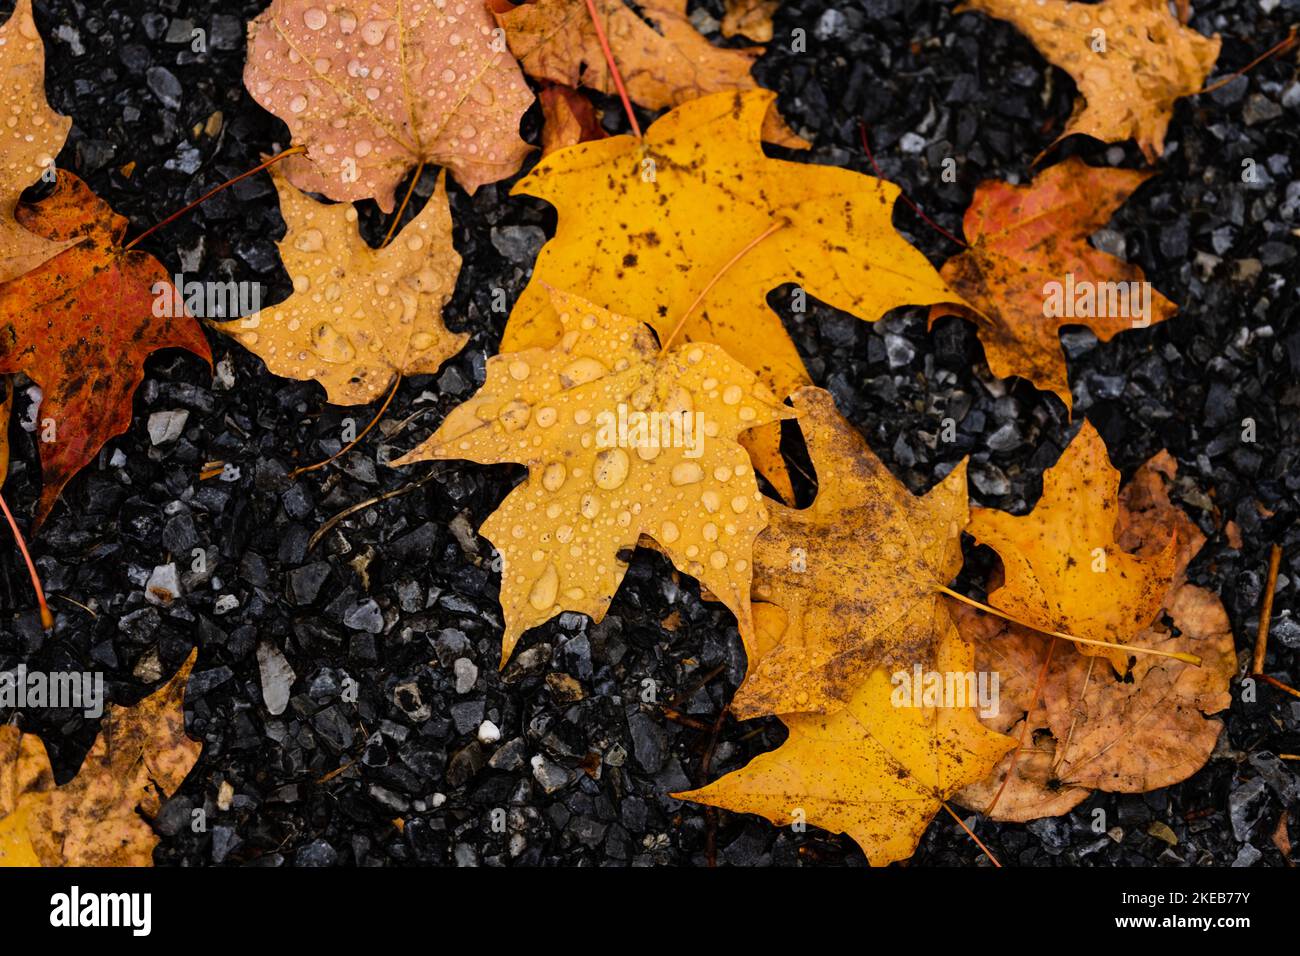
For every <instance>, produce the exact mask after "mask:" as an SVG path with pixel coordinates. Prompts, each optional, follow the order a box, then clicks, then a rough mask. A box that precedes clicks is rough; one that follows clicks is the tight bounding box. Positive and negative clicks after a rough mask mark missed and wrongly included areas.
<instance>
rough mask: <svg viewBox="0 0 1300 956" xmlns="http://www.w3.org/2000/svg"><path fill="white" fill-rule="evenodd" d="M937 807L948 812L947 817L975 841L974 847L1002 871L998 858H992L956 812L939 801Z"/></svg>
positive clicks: (986, 848) (991, 854)
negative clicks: (954, 821)
mask: <svg viewBox="0 0 1300 956" xmlns="http://www.w3.org/2000/svg"><path fill="white" fill-rule="evenodd" d="M939 806H941V807H943V808H944V809H945V810H947V811H948V815H949V816H951V817H952V818H953V819H954V820H956V821H957V826H959V827H961V828H962V829H963V830H965V831H966V835H967V836H968V837H970V838H971V839H972V840H974V841H975V845H976V846H977V847H979V848H980V849H981V850H983V851H984V855H985V856H987V857H988V858H989V860H990V861H991V862H992V863H993V865H994V866H996V867H997V868H998V869H999V870H1000V869H1002V864H1001V863H999V862H998V858H997V857H996V856H994V855H993V853H992V851H990V850H989V848H988V847H986V846H985V845H984V843H983V841H981V840H980V838H979V837H977V836H976V835H975V832H974V831H973V830H972V829H971V828H970V827H968V826H966V824H965V823H964V822H962V818H961V817H959V816H957V813H956V811H955V810H953V808H952V807H950V806H948V803H947V801H945V800H940V801H939Z"/></svg>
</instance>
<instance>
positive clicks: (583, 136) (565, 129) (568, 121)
mask: <svg viewBox="0 0 1300 956" xmlns="http://www.w3.org/2000/svg"><path fill="white" fill-rule="evenodd" d="M537 100H538V102H539V103H541V104H542V120H543V125H542V155H543V156H549V155H551V153H553V152H555V151H556V150H557V149H563V148H564V147H565V146H574V145H576V144H578V143H586V142H588V141H590V140H593V139H604V138H605V137H606V136H607V135H608V134H607V133H606V132H605V130H604V128H603V127H602V126H601V125H600V118H599V117H598V116H596V109H595V107H593V106H592V105H591V100H589V99H587V97H585V96H584V95H583V94H582V93H580V92H578V91H577V90H575V89H573V88H572V87H568V86H560V85H559V84H557V83H548V84H547V85H546V86H544V87H542V91H541V92H540V93H538V94H537Z"/></svg>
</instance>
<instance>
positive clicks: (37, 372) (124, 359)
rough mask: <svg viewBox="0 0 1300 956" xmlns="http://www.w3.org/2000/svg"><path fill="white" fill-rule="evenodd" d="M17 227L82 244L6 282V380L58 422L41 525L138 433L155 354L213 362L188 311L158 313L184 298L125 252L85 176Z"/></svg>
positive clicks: (137, 255) (0, 360)
mask: <svg viewBox="0 0 1300 956" xmlns="http://www.w3.org/2000/svg"><path fill="white" fill-rule="evenodd" d="M18 221H19V222H20V223H22V225H23V226H25V227H26V228H27V229H30V230H31V231H32V232H33V233H35V234H36V235H39V236H43V237H45V238H47V239H51V240H54V241H56V242H63V241H67V240H71V241H73V242H75V243H76V244H75V245H73V246H71V247H70V248H68V249H66V250H65V251H64V252H62V253H60V254H59V255H57V256H55V257H54V258H53V259H49V260H47V261H46V262H44V263H42V264H41V265H40V266H38V267H37V268H36V269H34V270H32V271H31V272H28V273H26V274H25V275H22V276H20V277H19V278H17V279H13V280H11V281H9V282H6V283H4V284H0V374H8V373H13V372H24V373H26V374H27V376H28V377H29V378H31V379H32V380H33V381H35V382H36V383H37V384H38V385H40V387H41V390H42V392H43V393H44V398H43V399H42V403H41V418H42V419H52V420H53V422H54V441H52V442H46V441H42V443H41V470H42V474H43V479H44V489H43V491H42V493H41V498H40V501H39V503H38V504H37V507H36V522H37V524H39V523H40V522H41V521H43V520H44V519H45V516H46V515H48V514H49V511H50V508H52V507H53V506H54V502H55V500H56V499H57V498H58V496H59V492H60V491H62V489H63V486H64V485H65V484H67V482H68V479H70V478H71V477H72V476H73V475H74V474H76V473H77V471H79V470H80V469H81V468H82V466H84V465H85V464H86V463H87V462H88V461H90V460H91V459H92V458H94V457H95V455H96V454H97V453H98V452H99V449H100V448H101V447H102V446H103V444H104V442H106V441H108V440H109V439H110V438H112V437H113V436H114V435H120V434H121V433H122V432H124V431H126V430H127V428H129V427H130V425H131V397H132V395H134V394H135V390H136V387H137V386H138V385H139V384H140V382H141V381H142V380H143V379H144V361H145V359H146V358H148V356H149V355H150V353H152V352H154V351H156V350H158V349H165V348H183V349H188V350H189V351H191V352H193V353H194V354H195V355H198V356H200V357H202V358H203V359H204V360H205V361H207V362H208V363H209V364H210V363H211V361H212V357H211V353H210V352H209V350H208V343H207V340H206V339H205V338H204V337H203V331H202V330H201V329H200V328H199V326H198V323H197V322H195V321H194V319H193V318H191V317H190V316H189V315H188V314H186V313H184V310H183V309H182V310H181V314H180V315H177V316H175V317H167V316H163V317H158V316H155V315H154V306H155V303H156V302H157V301H158V299H159V298H160V296H174V295H175V290H174V287H173V286H172V285H171V281H170V279H171V277H170V276H169V275H168V273H167V269H166V268H165V267H164V266H163V264H162V263H161V262H159V261H158V260H157V259H155V258H154V257H153V256H151V255H149V254H148V253H146V252H141V251H139V250H138V249H131V250H126V249H123V247H122V237H123V235H124V234H125V232H126V228H127V225H128V223H127V220H126V219H125V218H124V217H122V216H119V215H117V213H115V212H113V210H112V209H111V208H110V207H109V206H108V204H107V203H105V202H104V201H103V200H102V199H100V198H99V197H98V196H96V195H95V194H94V193H93V192H91V191H90V187H88V186H87V185H86V184H85V183H83V182H82V181H81V180H80V179H78V178H77V177H76V176H74V175H72V174H71V173H69V172H66V171H62V170H61V171H60V172H59V175H58V181H57V183H56V185H55V188H54V192H52V193H51V194H50V195H49V196H48V197H47V198H45V199H43V200H41V201H40V202H38V203H35V204H33V205H30V206H27V205H23V206H19V207H18ZM160 289H165V291H164V292H161V293H160V292H159V291H158V290H160Z"/></svg>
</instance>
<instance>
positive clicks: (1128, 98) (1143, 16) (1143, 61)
mask: <svg viewBox="0 0 1300 956" xmlns="http://www.w3.org/2000/svg"><path fill="white" fill-rule="evenodd" d="M968 10H979V11H981V12H983V13H987V14H988V15H990V16H994V17H997V18H998V19H1001V20H1007V21H1008V22H1010V23H1013V24H1014V25H1015V27H1016V29H1017V30H1019V31H1020V32H1021V33H1023V34H1024V35H1025V36H1027V37H1028V38H1029V39H1030V40H1031V41H1032V42H1033V44H1034V46H1035V47H1037V48H1038V50H1039V52H1040V53H1042V54H1043V56H1044V57H1046V58H1047V59H1048V60H1050V61H1051V62H1052V63H1053V64H1055V65H1056V66H1059V67H1060V68H1061V69H1063V70H1065V71H1066V72H1067V73H1069V74H1070V76H1072V77H1073V78H1074V81H1075V83H1076V84H1078V87H1079V96H1080V99H1079V101H1078V102H1077V103H1075V106H1074V113H1073V114H1072V115H1071V116H1070V121H1069V123H1068V124H1067V125H1066V128H1065V132H1064V133H1062V134H1061V137H1060V138H1064V137H1066V136H1071V135H1073V134H1075V133H1083V134H1086V135H1088V136H1094V137H1096V138H1097V139H1099V140H1102V141H1103V142H1106V143H1115V142H1120V141H1122V140H1126V139H1136V140H1137V143H1138V146H1139V147H1140V148H1141V149H1142V153H1143V155H1144V156H1146V158H1147V162H1152V163H1153V162H1155V161H1156V160H1157V159H1159V157H1160V155H1161V153H1163V152H1164V148H1165V131H1166V130H1167V129H1168V128H1169V121H1170V119H1172V117H1173V109H1174V102H1175V101H1176V100H1178V99H1180V98H1181V97H1184V96H1190V95H1192V94H1193V93H1197V92H1199V91H1200V90H1201V88H1202V86H1203V85H1204V83H1205V78H1206V77H1207V76H1209V73H1210V70H1211V69H1213V68H1214V62H1215V60H1217V59H1218V58H1219V46H1220V41H1219V36H1218V34H1215V35H1214V36H1213V37H1212V38H1209V39H1207V38H1206V37H1204V36H1202V35H1201V34H1199V33H1197V32H1196V31H1195V30H1191V29H1189V28H1187V27H1185V26H1183V25H1182V24H1180V23H1179V22H1178V21H1177V20H1176V19H1175V18H1174V17H1173V16H1172V15H1171V14H1170V12H1169V5H1168V4H1167V3H1166V2H1165V0H1102V2H1101V3H1095V4H1094V3H1073V2H1069V0H1034V2H1033V3H1026V2H1024V0H966V2H965V3H964V4H962V5H961V6H959V7H958V8H957V11H956V12H958V13H962V12H965V11H968Z"/></svg>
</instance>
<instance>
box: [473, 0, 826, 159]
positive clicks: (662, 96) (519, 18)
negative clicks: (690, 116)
mask: <svg viewBox="0 0 1300 956" xmlns="http://www.w3.org/2000/svg"><path fill="white" fill-rule="evenodd" d="M595 5H596V10H597V12H598V13H599V14H600V17H601V23H602V24H603V25H604V28H605V35H606V37H607V38H608V40H609V47H610V51H611V52H612V53H613V55H614V62H615V63H617V64H618V68H619V70H620V71H621V72H622V74H623V82H624V84H625V85H626V87H627V94H628V96H629V97H631V99H632V101H633V102H635V103H637V104H639V105H641V106H644V107H646V108H648V109H652V110H659V109H664V108H666V107H673V106H680V105H681V104H683V103H686V102H688V101H690V100H693V99H697V98H698V97H701V96H708V95H710V94H712V93H723V92H730V91H735V90H752V89H756V88H757V87H758V83H757V82H756V81H755V80H754V78H753V77H752V76H751V75H750V72H749V71H750V69H751V67H753V65H754V62H755V61H756V60H757V59H758V58H759V56H760V55H761V54H762V52H763V48H762V47H754V48H751V49H724V48H723V47H717V46H714V45H713V44H712V43H710V42H709V41H708V40H706V39H705V38H704V37H703V36H701V35H700V33H699V32H698V31H696V29H695V27H694V26H693V25H692V23H691V20H690V17H688V16H687V15H686V0H643V2H639V3H637V4H636V5H635V6H633V5H631V4H628V3H626V2H624V0H595ZM496 18H497V21H498V22H499V23H500V24H501V25H502V26H503V27H505V30H506V42H507V43H509V44H510V51H511V52H512V53H514V55H515V56H517V57H518V58H519V62H520V63H521V64H522V65H523V68H524V70H525V71H526V72H527V73H528V75H529V76H531V77H534V78H536V79H539V80H549V81H551V82H552V83H563V84H564V85H565V86H574V87H576V86H585V87H587V88H588V89H593V90H599V91H600V92H602V93H606V94H613V93H616V92H617V87H616V86H615V84H614V79H613V76H612V75H611V74H610V72H609V65H608V63H606V61H605V56H604V53H603V51H602V50H601V47H600V38H599V37H598V36H597V34H596V28H595V27H594V26H593V25H592V22H591V13H590V11H589V10H588V9H587V4H586V0H537V2H536V3H527V4H523V5H521V6H518V7H515V8H514V9H513V10H508V11H506V12H504V13H497V14H496ZM765 117H766V118H765V120H764V124H763V138H764V139H766V140H767V141H768V142H771V143H778V144H780V145H782V146H792V147H796V148H800V147H807V146H808V143H807V142H805V141H804V140H803V139H801V138H799V137H798V136H796V135H795V134H794V133H793V132H791V131H790V129H789V127H787V126H786V125H785V121H784V120H782V119H781V115H780V114H779V113H778V112H777V111H776V104H775V102H770V103H769V104H768V105H767V106H766V107H765Z"/></svg>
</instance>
